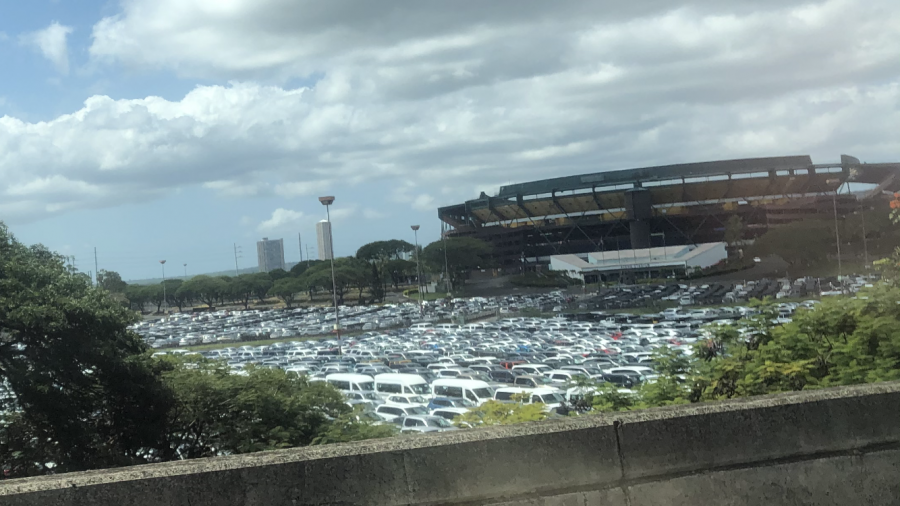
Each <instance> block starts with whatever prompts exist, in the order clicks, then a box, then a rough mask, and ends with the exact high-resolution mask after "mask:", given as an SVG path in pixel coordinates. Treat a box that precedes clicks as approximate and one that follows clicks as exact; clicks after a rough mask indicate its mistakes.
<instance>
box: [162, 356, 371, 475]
mask: <svg viewBox="0 0 900 506" xmlns="http://www.w3.org/2000/svg"><path fill="white" fill-rule="evenodd" d="M161 363H163V364H164V365H165V366H166V367H167V368H168V370H167V372H165V374H164V380H165V383H166V385H168V386H169V388H170V389H171V390H172V391H173V392H174V394H175V409H173V410H172V417H173V420H172V423H171V425H170V431H169V434H168V439H169V442H168V444H169V445H170V446H171V447H173V448H176V449H178V453H179V457H181V458H198V457H212V456H216V455H222V454H226V455H227V454H235V453H249V452H256V451H262V450H274V449H279V448H289V447H293V446H305V445H309V444H311V443H312V442H313V441H314V440H315V439H316V438H320V437H322V436H324V435H325V434H327V433H328V432H329V430H331V429H332V420H333V419H340V418H341V416H342V415H345V414H347V413H348V412H350V408H349V407H348V406H347V405H346V404H345V402H344V397H343V395H341V393H340V392H339V391H337V390H335V389H334V387H332V386H331V385H329V384H328V383H325V382H309V381H308V380H307V379H306V378H305V377H301V376H298V375H295V374H288V373H286V372H284V371H282V370H280V369H269V368H255V367H250V368H247V369H246V370H245V374H233V373H232V372H231V371H230V369H229V368H228V366H227V365H226V364H225V363H223V362H221V361H212V360H205V359H202V358H196V359H191V358H188V359H174V358H169V357H165V358H163V359H161ZM359 429H361V430H363V431H364V432H365V430H364V429H365V427H362V426H361V427H359Z"/></svg>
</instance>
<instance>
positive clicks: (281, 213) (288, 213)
mask: <svg viewBox="0 0 900 506" xmlns="http://www.w3.org/2000/svg"><path fill="white" fill-rule="evenodd" d="M303 217H304V214H303V213H302V212H298V211H292V210H290V209H284V208H278V209H276V210H275V211H273V212H272V217H271V218H269V219H268V220H265V221H263V222H262V223H260V224H259V226H258V227H256V229H257V230H259V231H260V232H274V231H281V230H285V229H288V228H292V227H293V228H297V227H299V225H300V223H301V221H303Z"/></svg>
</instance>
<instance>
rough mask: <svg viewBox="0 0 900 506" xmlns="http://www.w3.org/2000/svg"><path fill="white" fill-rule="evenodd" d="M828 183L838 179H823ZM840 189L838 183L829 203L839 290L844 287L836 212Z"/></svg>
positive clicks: (838, 181)
mask: <svg viewBox="0 0 900 506" xmlns="http://www.w3.org/2000/svg"><path fill="white" fill-rule="evenodd" d="M825 182H826V183H828V184H835V183H840V180H839V179H829V180H828V181H825ZM840 189H841V186H840V184H839V185H838V187H837V188H835V189H834V193H832V194H831V205H832V206H833V208H834V239H835V242H836V243H837V261H838V284H840V285H841V291H843V289H844V284H843V279H844V276H843V274H844V272H843V269H842V265H841V233H840V231H839V228H838V212H837V192H838V190H840Z"/></svg>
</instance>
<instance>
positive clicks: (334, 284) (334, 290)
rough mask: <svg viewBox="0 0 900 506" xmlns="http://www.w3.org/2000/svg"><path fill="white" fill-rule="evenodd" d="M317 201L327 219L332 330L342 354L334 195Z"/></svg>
mask: <svg viewBox="0 0 900 506" xmlns="http://www.w3.org/2000/svg"><path fill="white" fill-rule="evenodd" d="M319 202H321V203H322V205H323V206H325V216H326V217H327V221H328V250H329V251H328V253H329V256H330V257H331V299H332V301H333V303H334V331H335V333H336V334H337V340H338V356H343V355H344V350H343V346H342V344H341V316H340V313H339V312H338V303H337V281H336V280H335V277H334V234H332V233H331V204H334V197H330V196H329V197H319Z"/></svg>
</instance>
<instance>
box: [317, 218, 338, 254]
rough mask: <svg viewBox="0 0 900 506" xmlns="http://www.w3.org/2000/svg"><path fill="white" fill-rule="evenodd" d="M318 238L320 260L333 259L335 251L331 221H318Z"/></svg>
mask: <svg viewBox="0 0 900 506" xmlns="http://www.w3.org/2000/svg"><path fill="white" fill-rule="evenodd" d="M316 238H317V239H318V241H319V260H331V256H332V254H333V253H334V249H333V245H332V244H331V223H329V222H327V221H326V220H322V221H320V222H318V223H316Z"/></svg>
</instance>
